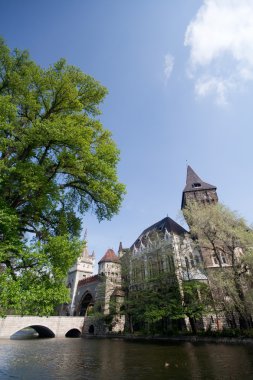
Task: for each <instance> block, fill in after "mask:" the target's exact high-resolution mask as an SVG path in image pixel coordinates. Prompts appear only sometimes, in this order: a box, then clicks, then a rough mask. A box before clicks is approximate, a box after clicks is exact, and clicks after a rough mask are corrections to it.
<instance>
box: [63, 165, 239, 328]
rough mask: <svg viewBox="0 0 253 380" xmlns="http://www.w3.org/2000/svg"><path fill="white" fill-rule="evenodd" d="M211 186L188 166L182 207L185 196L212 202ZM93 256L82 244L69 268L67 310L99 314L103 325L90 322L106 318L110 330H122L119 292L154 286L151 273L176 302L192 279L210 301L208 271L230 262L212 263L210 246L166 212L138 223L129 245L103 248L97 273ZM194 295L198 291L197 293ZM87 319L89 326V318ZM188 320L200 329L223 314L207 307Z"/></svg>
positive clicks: (218, 324)
mask: <svg viewBox="0 0 253 380" xmlns="http://www.w3.org/2000/svg"><path fill="white" fill-rule="evenodd" d="M216 190H217V189H216V187H215V186H213V185H211V184H209V183H207V182H204V181H203V180H202V179H201V178H200V177H199V176H198V175H197V174H196V173H195V172H194V171H193V169H192V168H191V167H190V166H188V168H187V177H186V185H185V188H184V190H183V193H182V202H181V208H182V210H184V208H185V207H187V205H189V204H190V203H191V202H198V203H200V204H216V203H217V202H218V196H217V192H216ZM240 254H241V252H240ZM94 259H95V256H94V254H92V255H90V254H89V253H88V251H87V249H85V250H84V252H83V254H82V256H81V257H80V258H79V260H78V261H77V263H76V264H75V265H74V266H73V267H72V268H71V269H70V271H69V277H68V283H69V286H70V287H71V305H70V306H69V310H70V313H71V315H80V316H94V315H96V314H99V315H100V316H101V315H102V316H103V318H104V319H103V318H102V319H103V320H104V321H106V320H107V327H106V323H104V325H103V326H102V327H101V319H100V326H98V325H97V327H96V328H95V330H96V331H100V332H105V331H107V329H108V321H109V326H110V330H111V331H114V332H119V331H123V330H124V325H125V316H124V315H122V305H123V303H124V297H126V298H127V297H129V295H131V294H136V296H137V297H138V291H140V290H143V289H144V288H145V287H149V286H152V287H153V288H155V289H157V291H159V287H158V286H157V279H159V278H161V277H163V279H165V282H164V284H166V286H167V287H168V288H170V287H171V288H172V287H173V286H175V285H176V286H177V288H178V290H179V294H180V297H179V302H182V303H183V302H184V303H185V302H186V303H187V301H186V296H185V294H184V289H185V287H184V284H187V283H188V284H190V282H191V281H193V280H194V282H199V283H202V284H203V283H204V284H206V285H207V287H208V288H210V290H211V293H212V294H211V297H212V299H213V304H215V294H214V293H213V290H212V285H211V282H210V278H209V276H210V274H211V273H212V274H213V273H214V274H215V271H219V270H220V268H221V266H222V267H226V268H228V270H229V268H230V267H231V265H230V263H229V260H228V259H227V258H226V257H225V256H224V255H223V256H221V257H220V262H219V263H218V262H217V259H216V258H215V256H214V255H213V252H212V251H210V250H206V249H203V248H201V247H199V246H198V245H197V244H196V239H194V238H193V237H192V236H191V234H190V232H189V231H187V230H186V229H185V228H183V227H182V226H180V225H179V224H178V223H176V222H175V221H174V220H172V219H171V218H170V217H168V216H166V217H165V218H163V219H161V220H160V221H158V222H156V223H155V224H153V225H151V226H149V227H147V228H146V229H144V231H143V232H142V233H141V234H140V235H139V236H138V238H137V239H136V240H135V241H134V243H133V244H132V245H131V247H130V248H123V246H122V243H120V245H119V250H118V255H116V254H115V252H114V251H113V250H112V249H108V250H107V252H106V253H105V255H104V256H103V257H102V259H101V260H100V261H99V263H98V274H97V275H95V276H94V275H93V266H94ZM216 273H218V272H216ZM191 283H192V282H191ZM168 294H169V293H168ZM197 297H201V294H198V295H197ZM214 309H215V307H214ZM107 317H108V318H107ZM92 323H93V325H94V326H95V324H94V323H95V322H94V321H93V322H92ZM194 323H197V325H198V327H200V328H203V329H207V328H211V329H216V328H218V329H219V328H222V327H226V316H225V315H221V314H219V313H218V312H217V310H214V311H213V313H212V312H210V314H209V315H207V316H205V317H202V318H199V319H198V320H197V321H194ZM102 324H103V323H102ZM182 326H184V327H186V328H190V327H191V328H193V318H192V317H191V316H190V315H189V316H187V317H186V318H185V319H184V321H183V325H182ZM87 332H88V330H87ZM93 332H94V328H93Z"/></svg>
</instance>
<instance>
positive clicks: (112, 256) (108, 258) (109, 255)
mask: <svg viewBox="0 0 253 380" xmlns="http://www.w3.org/2000/svg"><path fill="white" fill-rule="evenodd" d="M105 262H110V263H118V262H119V258H118V256H117V255H116V253H115V252H114V250H113V249H108V250H107V251H106V253H105V254H104V256H103V257H102V259H101V260H100V261H99V262H98V264H101V263H105Z"/></svg>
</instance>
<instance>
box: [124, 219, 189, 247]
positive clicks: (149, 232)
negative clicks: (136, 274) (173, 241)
mask: <svg viewBox="0 0 253 380" xmlns="http://www.w3.org/2000/svg"><path fill="white" fill-rule="evenodd" d="M165 232H167V233H175V234H176V235H180V236H182V235H184V234H185V233H187V231H186V230H185V229H184V228H183V227H182V226H180V225H179V224H178V223H176V222H175V221H174V220H173V219H171V218H170V217H169V216H166V218H163V219H161V220H159V222H157V223H155V224H152V225H151V226H150V227H148V228H146V229H145V230H144V231H143V232H142V233H141V234H140V236H139V237H138V239H136V240H135V242H134V244H133V245H132V246H131V248H130V249H133V247H134V246H135V247H136V248H138V247H139V246H140V245H141V243H142V242H144V243H145V241H146V240H147V239H148V238H150V240H153V239H152V237H153V235H154V234H155V233H164V234H165Z"/></svg>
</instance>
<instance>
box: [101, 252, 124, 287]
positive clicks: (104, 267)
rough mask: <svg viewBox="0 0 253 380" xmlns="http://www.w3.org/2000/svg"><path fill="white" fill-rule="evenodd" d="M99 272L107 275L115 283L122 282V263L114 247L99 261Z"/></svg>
mask: <svg viewBox="0 0 253 380" xmlns="http://www.w3.org/2000/svg"><path fill="white" fill-rule="evenodd" d="M98 274H99V275H103V276H106V277H107V278H108V279H109V280H110V281H111V282H113V283H118V284H119V283H120V282H121V264H120V260H119V257H118V256H117V255H116V253H115V252H114V251H113V249H108V250H107V251H106V253H105V255H104V256H103V257H102V259H101V260H100V261H99V262H98Z"/></svg>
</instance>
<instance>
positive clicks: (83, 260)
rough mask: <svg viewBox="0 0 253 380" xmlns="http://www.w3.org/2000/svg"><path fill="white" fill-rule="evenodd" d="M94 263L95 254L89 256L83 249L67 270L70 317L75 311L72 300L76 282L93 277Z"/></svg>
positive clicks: (74, 294) (85, 249) (86, 250)
mask: <svg viewBox="0 0 253 380" xmlns="http://www.w3.org/2000/svg"><path fill="white" fill-rule="evenodd" d="M94 263H95V253H94V252H92V254H89V252H88V249H87V247H85V248H84V250H83V252H82V254H81V256H80V257H79V258H78V259H77V261H76V263H75V264H74V265H73V266H72V267H71V268H70V269H69V272H68V287H69V288H70V289H71V291H70V297H71V305H70V310H69V312H70V314H71V315H73V312H74V310H75V305H74V300H75V296H76V290H77V285H78V282H79V281H80V280H83V279H85V278H87V277H90V276H92V275H93V269H94Z"/></svg>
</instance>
